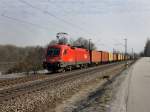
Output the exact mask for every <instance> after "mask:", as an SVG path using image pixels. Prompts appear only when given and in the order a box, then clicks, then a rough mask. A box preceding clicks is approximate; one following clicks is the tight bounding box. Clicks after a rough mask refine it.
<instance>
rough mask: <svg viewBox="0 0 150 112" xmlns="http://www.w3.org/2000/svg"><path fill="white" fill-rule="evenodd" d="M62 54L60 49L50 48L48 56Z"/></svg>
mask: <svg viewBox="0 0 150 112" xmlns="http://www.w3.org/2000/svg"><path fill="white" fill-rule="evenodd" d="M59 54H60V49H59V48H50V49H49V50H48V51H47V55H48V56H52V57H53V56H59Z"/></svg>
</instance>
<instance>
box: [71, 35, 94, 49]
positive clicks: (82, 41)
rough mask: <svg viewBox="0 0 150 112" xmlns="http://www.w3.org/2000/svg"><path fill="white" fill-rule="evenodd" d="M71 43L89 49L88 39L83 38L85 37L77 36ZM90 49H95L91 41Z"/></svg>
mask: <svg viewBox="0 0 150 112" xmlns="http://www.w3.org/2000/svg"><path fill="white" fill-rule="evenodd" d="M73 45H74V46H80V47H82V48H86V49H89V40H87V39H85V38H83V37H80V38H78V39H77V40H75V41H74V42H73ZM90 49H91V50H94V49H96V47H95V44H94V43H93V42H90Z"/></svg>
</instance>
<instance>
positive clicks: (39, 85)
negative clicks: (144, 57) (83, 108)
mask: <svg viewBox="0 0 150 112" xmlns="http://www.w3.org/2000/svg"><path fill="white" fill-rule="evenodd" d="M124 65H125V64H124V62H120V63H113V64H107V65H102V66H98V67H92V68H89V69H83V70H79V71H73V72H68V73H59V74H56V75H55V76H54V75H52V76H53V77H46V78H41V79H39V80H34V81H28V82H25V83H21V84H15V85H12V86H8V87H4V88H1V89H0V103H4V102H7V101H9V100H13V99H15V98H16V97H21V96H23V95H25V94H32V93H33V92H38V91H44V90H46V89H48V88H56V87H57V86H58V85H59V86H60V85H61V84H63V83H65V82H67V81H73V80H76V79H78V78H82V77H87V76H89V75H90V76H91V75H92V74H94V73H96V72H99V71H101V72H103V71H105V70H107V69H111V68H114V67H118V66H124Z"/></svg>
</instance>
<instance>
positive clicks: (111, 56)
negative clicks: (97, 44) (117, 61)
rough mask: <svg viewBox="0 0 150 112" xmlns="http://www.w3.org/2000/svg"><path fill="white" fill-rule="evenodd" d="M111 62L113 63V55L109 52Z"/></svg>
mask: <svg viewBox="0 0 150 112" xmlns="http://www.w3.org/2000/svg"><path fill="white" fill-rule="evenodd" d="M109 62H110V63H111V62H113V53H110V52H109Z"/></svg>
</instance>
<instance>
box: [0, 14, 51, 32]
mask: <svg viewBox="0 0 150 112" xmlns="http://www.w3.org/2000/svg"><path fill="white" fill-rule="evenodd" d="M1 16H2V17H5V18H7V19H10V20H14V21H17V22H20V23H25V24H29V25H32V26H34V27H36V28H40V29H45V30H49V28H48V27H45V26H41V25H38V24H35V23H31V22H28V21H25V20H21V19H18V18H15V17H11V16H8V15H5V14H1Z"/></svg>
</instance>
